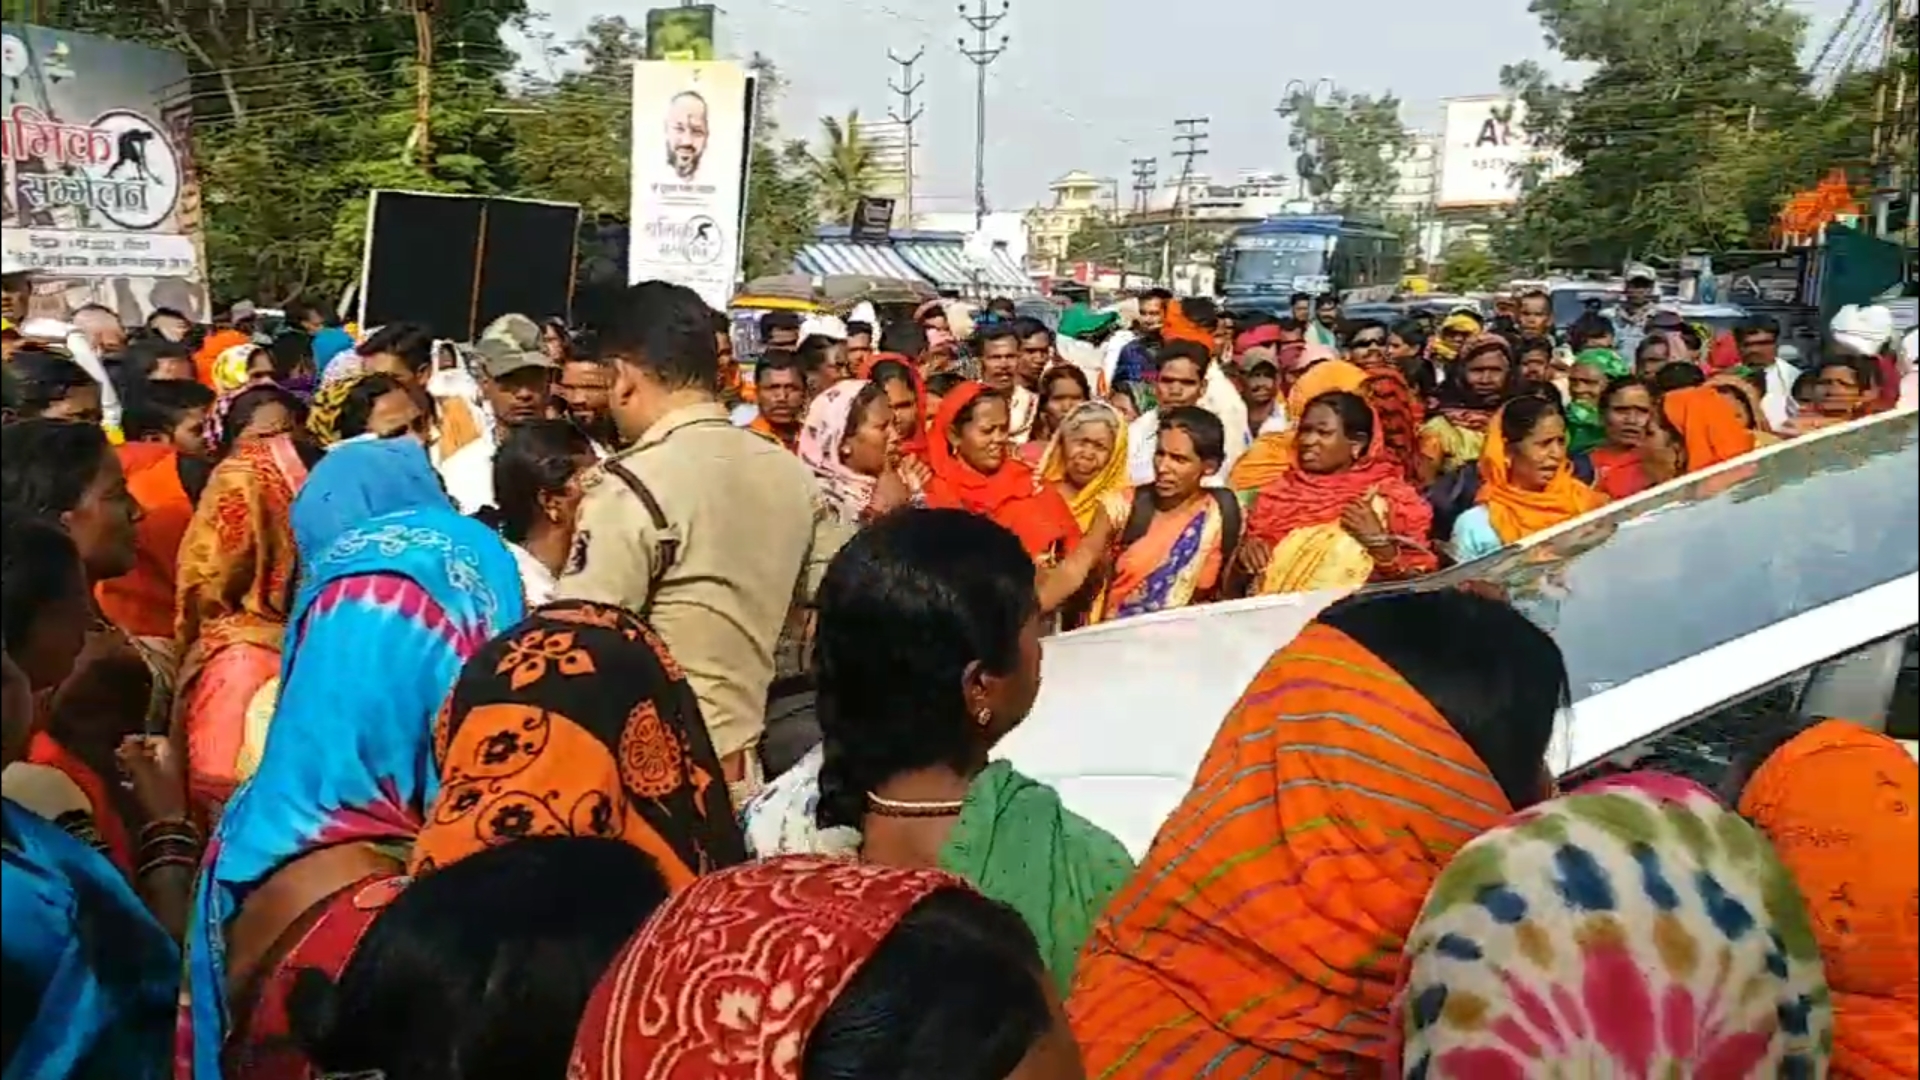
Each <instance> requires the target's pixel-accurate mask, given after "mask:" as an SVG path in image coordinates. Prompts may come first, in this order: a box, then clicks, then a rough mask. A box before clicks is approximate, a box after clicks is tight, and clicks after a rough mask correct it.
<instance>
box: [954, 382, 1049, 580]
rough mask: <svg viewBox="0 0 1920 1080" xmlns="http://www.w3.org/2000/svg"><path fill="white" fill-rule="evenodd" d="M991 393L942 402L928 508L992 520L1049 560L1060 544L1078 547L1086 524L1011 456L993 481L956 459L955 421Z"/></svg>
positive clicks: (978, 387)
mask: <svg viewBox="0 0 1920 1080" xmlns="http://www.w3.org/2000/svg"><path fill="white" fill-rule="evenodd" d="M986 391H987V386H986V384H985V383H978V382H969V383H962V384H960V385H959V386H957V387H955V388H954V390H953V392H952V393H950V394H948V395H947V396H946V397H944V398H942V399H940V411H939V412H937V413H935V414H934V417H933V430H932V432H930V433H929V435H928V437H927V465H928V467H929V468H931V469H932V470H933V479H932V480H931V481H929V482H928V484H927V487H926V491H925V496H926V503H927V505H928V506H930V507H933V508H934V509H939V510H966V511H968V512H970V513H975V514H980V515H982V516H984V517H989V518H992V519H993V520H994V521H996V522H998V523H999V524H1000V525H1002V526H1004V527H1005V528H1007V529H1008V530H1010V531H1011V532H1012V533H1013V534H1014V535H1015V536H1018V537H1019V538H1020V543H1021V544H1022V545H1024V546H1025V547H1026V549H1027V553H1028V554H1029V555H1043V554H1045V553H1046V551H1047V549H1048V548H1051V547H1053V546H1054V545H1055V544H1065V545H1067V546H1068V547H1071V546H1072V545H1074V544H1076V543H1078V542H1079V540H1080V524H1079V523H1078V522H1076V521H1075V520H1074V519H1073V511H1072V510H1070V509H1068V508H1067V500H1066V499H1064V498H1062V497H1061V496H1060V493H1059V492H1058V491H1056V490H1054V488H1053V486H1052V485H1050V484H1047V485H1036V484H1035V483H1034V480H1033V470H1032V469H1031V468H1029V467H1028V466H1027V465H1026V464H1025V463H1024V462H1022V461H1020V460H1019V459H1018V458H1016V457H1015V456H1014V455H1013V454H1012V453H1011V452H1009V453H1008V454H1007V457H1006V460H1005V461H1003V462H1001V464H1000V467H999V468H998V469H996V470H994V472H993V474H992V475H991V476H989V475H987V474H985V473H982V472H980V471H979V470H978V469H975V468H974V467H973V466H971V465H969V464H967V463H966V461H965V460H963V459H962V458H961V457H960V456H959V455H958V454H956V453H954V451H953V444H952V443H949V442H948V441H947V439H948V436H949V435H950V434H951V433H952V431H953V428H954V423H955V421H956V420H958V419H959V416H960V413H961V412H962V410H964V409H966V408H967V407H968V406H969V405H972V404H973V402H974V399H976V398H978V397H979V396H980V395H981V394H983V393H985V392H986ZM1036 487H1037V488H1038V489H1039V490H1035V488H1036Z"/></svg>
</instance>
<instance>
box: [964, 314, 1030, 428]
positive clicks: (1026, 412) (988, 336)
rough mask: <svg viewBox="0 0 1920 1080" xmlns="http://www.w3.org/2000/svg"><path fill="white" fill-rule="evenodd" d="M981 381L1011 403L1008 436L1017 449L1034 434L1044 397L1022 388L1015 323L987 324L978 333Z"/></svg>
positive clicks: (976, 347)
mask: <svg viewBox="0 0 1920 1080" xmlns="http://www.w3.org/2000/svg"><path fill="white" fill-rule="evenodd" d="M973 342H974V348H975V349H977V350H978V362H979V364H980V381H981V382H983V383H986V384H987V386H988V388H989V389H991V390H993V391H994V392H996V393H998V394H999V395H1000V396H1001V397H1003V398H1006V399H1007V417H1008V424H1007V435H1008V437H1009V438H1011V439H1012V440H1013V441H1014V444H1015V445H1018V444H1020V443H1023V442H1026V441H1027V436H1029V435H1031V434H1032V433H1033V421H1034V418H1035V417H1037V416H1039V415H1040V395H1038V394H1036V393H1034V392H1033V391H1031V390H1029V389H1027V388H1026V387H1024V386H1021V385H1020V328H1019V326H1018V325H1017V324H1015V323H1013V322H1011V321H995V322H990V323H983V324H982V325H981V326H980V329H979V330H977V331H975V333H974V339H973Z"/></svg>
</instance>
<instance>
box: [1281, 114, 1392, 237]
mask: <svg viewBox="0 0 1920 1080" xmlns="http://www.w3.org/2000/svg"><path fill="white" fill-rule="evenodd" d="M1284 107H1285V109H1286V110H1287V112H1288V115H1289V116H1291V117H1292V119H1293V130H1294V143H1295V147H1294V148H1295V149H1296V150H1301V151H1303V152H1304V153H1305V154H1306V155H1307V156H1308V157H1310V158H1311V160H1312V164H1313V168H1312V170H1311V173H1309V172H1308V171H1307V170H1304V169H1303V170H1302V175H1303V176H1306V178H1307V180H1308V183H1309V185H1310V188H1311V190H1312V191H1313V193H1314V195H1315V196H1316V197H1317V198H1319V199H1321V200H1323V201H1325V202H1327V203H1328V204H1330V205H1331V206H1332V207H1334V208H1336V209H1339V210H1342V211H1354V212H1360V213H1378V212H1379V211H1380V210H1381V208H1382V207H1384V206H1385V205H1386V202H1387V200H1388V199H1390V198H1392V197H1393V193H1394V191H1395V189H1397V188H1398V186H1399V183H1400V174H1399V170H1398V168H1397V167H1396V163H1397V162H1398V161H1399V160H1400V159H1401V158H1402V157H1404V156H1405V155H1406V154H1407V152H1408V150H1409V149H1410V147H1411V146H1412V142H1413V140H1412V137H1411V136H1410V135H1409V134H1408V133H1407V127H1406V125H1405V124H1404V123H1402V122H1401V120H1400V99H1399V98H1397V97H1395V96H1393V95H1392V94H1385V95H1382V96H1380V97H1377V98H1376V97H1373V96H1371V95H1369V94H1355V93H1349V92H1348V91H1346V90H1340V89H1336V90H1334V91H1333V92H1332V94H1331V95H1329V96H1328V99H1327V100H1326V101H1325V102H1319V101H1317V100H1316V98H1315V95H1314V93H1313V92H1312V91H1311V90H1302V91H1299V92H1296V93H1295V94H1294V95H1293V96H1292V97H1291V98H1289V99H1288V101H1287V102H1286V104H1285V106H1284Z"/></svg>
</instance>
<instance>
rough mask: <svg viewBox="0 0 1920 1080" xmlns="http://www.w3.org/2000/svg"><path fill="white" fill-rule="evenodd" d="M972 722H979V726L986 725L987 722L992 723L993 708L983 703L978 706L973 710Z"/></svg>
mask: <svg viewBox="0 0 1920 1080" xmlns="http://www.w3.org/2000/svg"><path fill="white" fill-rule="evenodd" d="M973 722H974V723H976V724H979V725H980V726H981V727H986V726H987V725H988V724H991V723H993V710H992V709H990V708H988V707H987V706H985V705H982V706H980V707H979V708H978V709H975V710H974V711H973Z"/></svg>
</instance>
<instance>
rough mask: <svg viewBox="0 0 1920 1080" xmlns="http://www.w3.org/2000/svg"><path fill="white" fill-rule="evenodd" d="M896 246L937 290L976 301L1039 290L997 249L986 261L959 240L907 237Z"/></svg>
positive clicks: (1016, 265)
mask: <svg viewBox="0 0 1920 1080" xmlns="http://www.w3.org/2000/svg"><path fill="white" fill-rule="evenodd" d="M894 247H895V248H896V249H898V250H899V252H900V254H901V255H902V256H903V257H904V258H905V259H906V260H907V262H908V263H910V264H912V266H913V267H914V269H916V270H918V271H920V273H921V274H922V275H924V276H925V277H926V279H927V280H928V281H931V282H933V284H934V287H935V288H938V289H945V290H950V291H952V292H957V293H959V294H960V295H961V296H963V297H967V298H968V299H973V300H986V299H990V298H992V297H995V296H1026V295H1033V294H1036V293H1038V292H1039V291H1040V290H1039V289H1038V288H1036V287H1035V286H1034V284H1033V279H1032V278H1030V277H1028V276H1027V275H1026V272H1025V271H1023V270H1021V269H1020V267H1019V265H1018V264H1017V263H1015V262H1014V261H1013V257H1012V256H1010V255H1008V254H1007V253H1006V252H1005V251H1002V250H1000V249H999V248H995V249H994V251H993V255H992V257H991V258H989V259H988V260H987V261H986V262H984V263H981V262H976V261H974V259H973V258H972V257H971V256H969V255H968V254H967V252H966V249H965V248H964V247H962V246H961V245H960V244H959V243H957V242H946V241H937V240H936V241H926V240H907V241H896V242H895V243H894Z"/></svg>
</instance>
